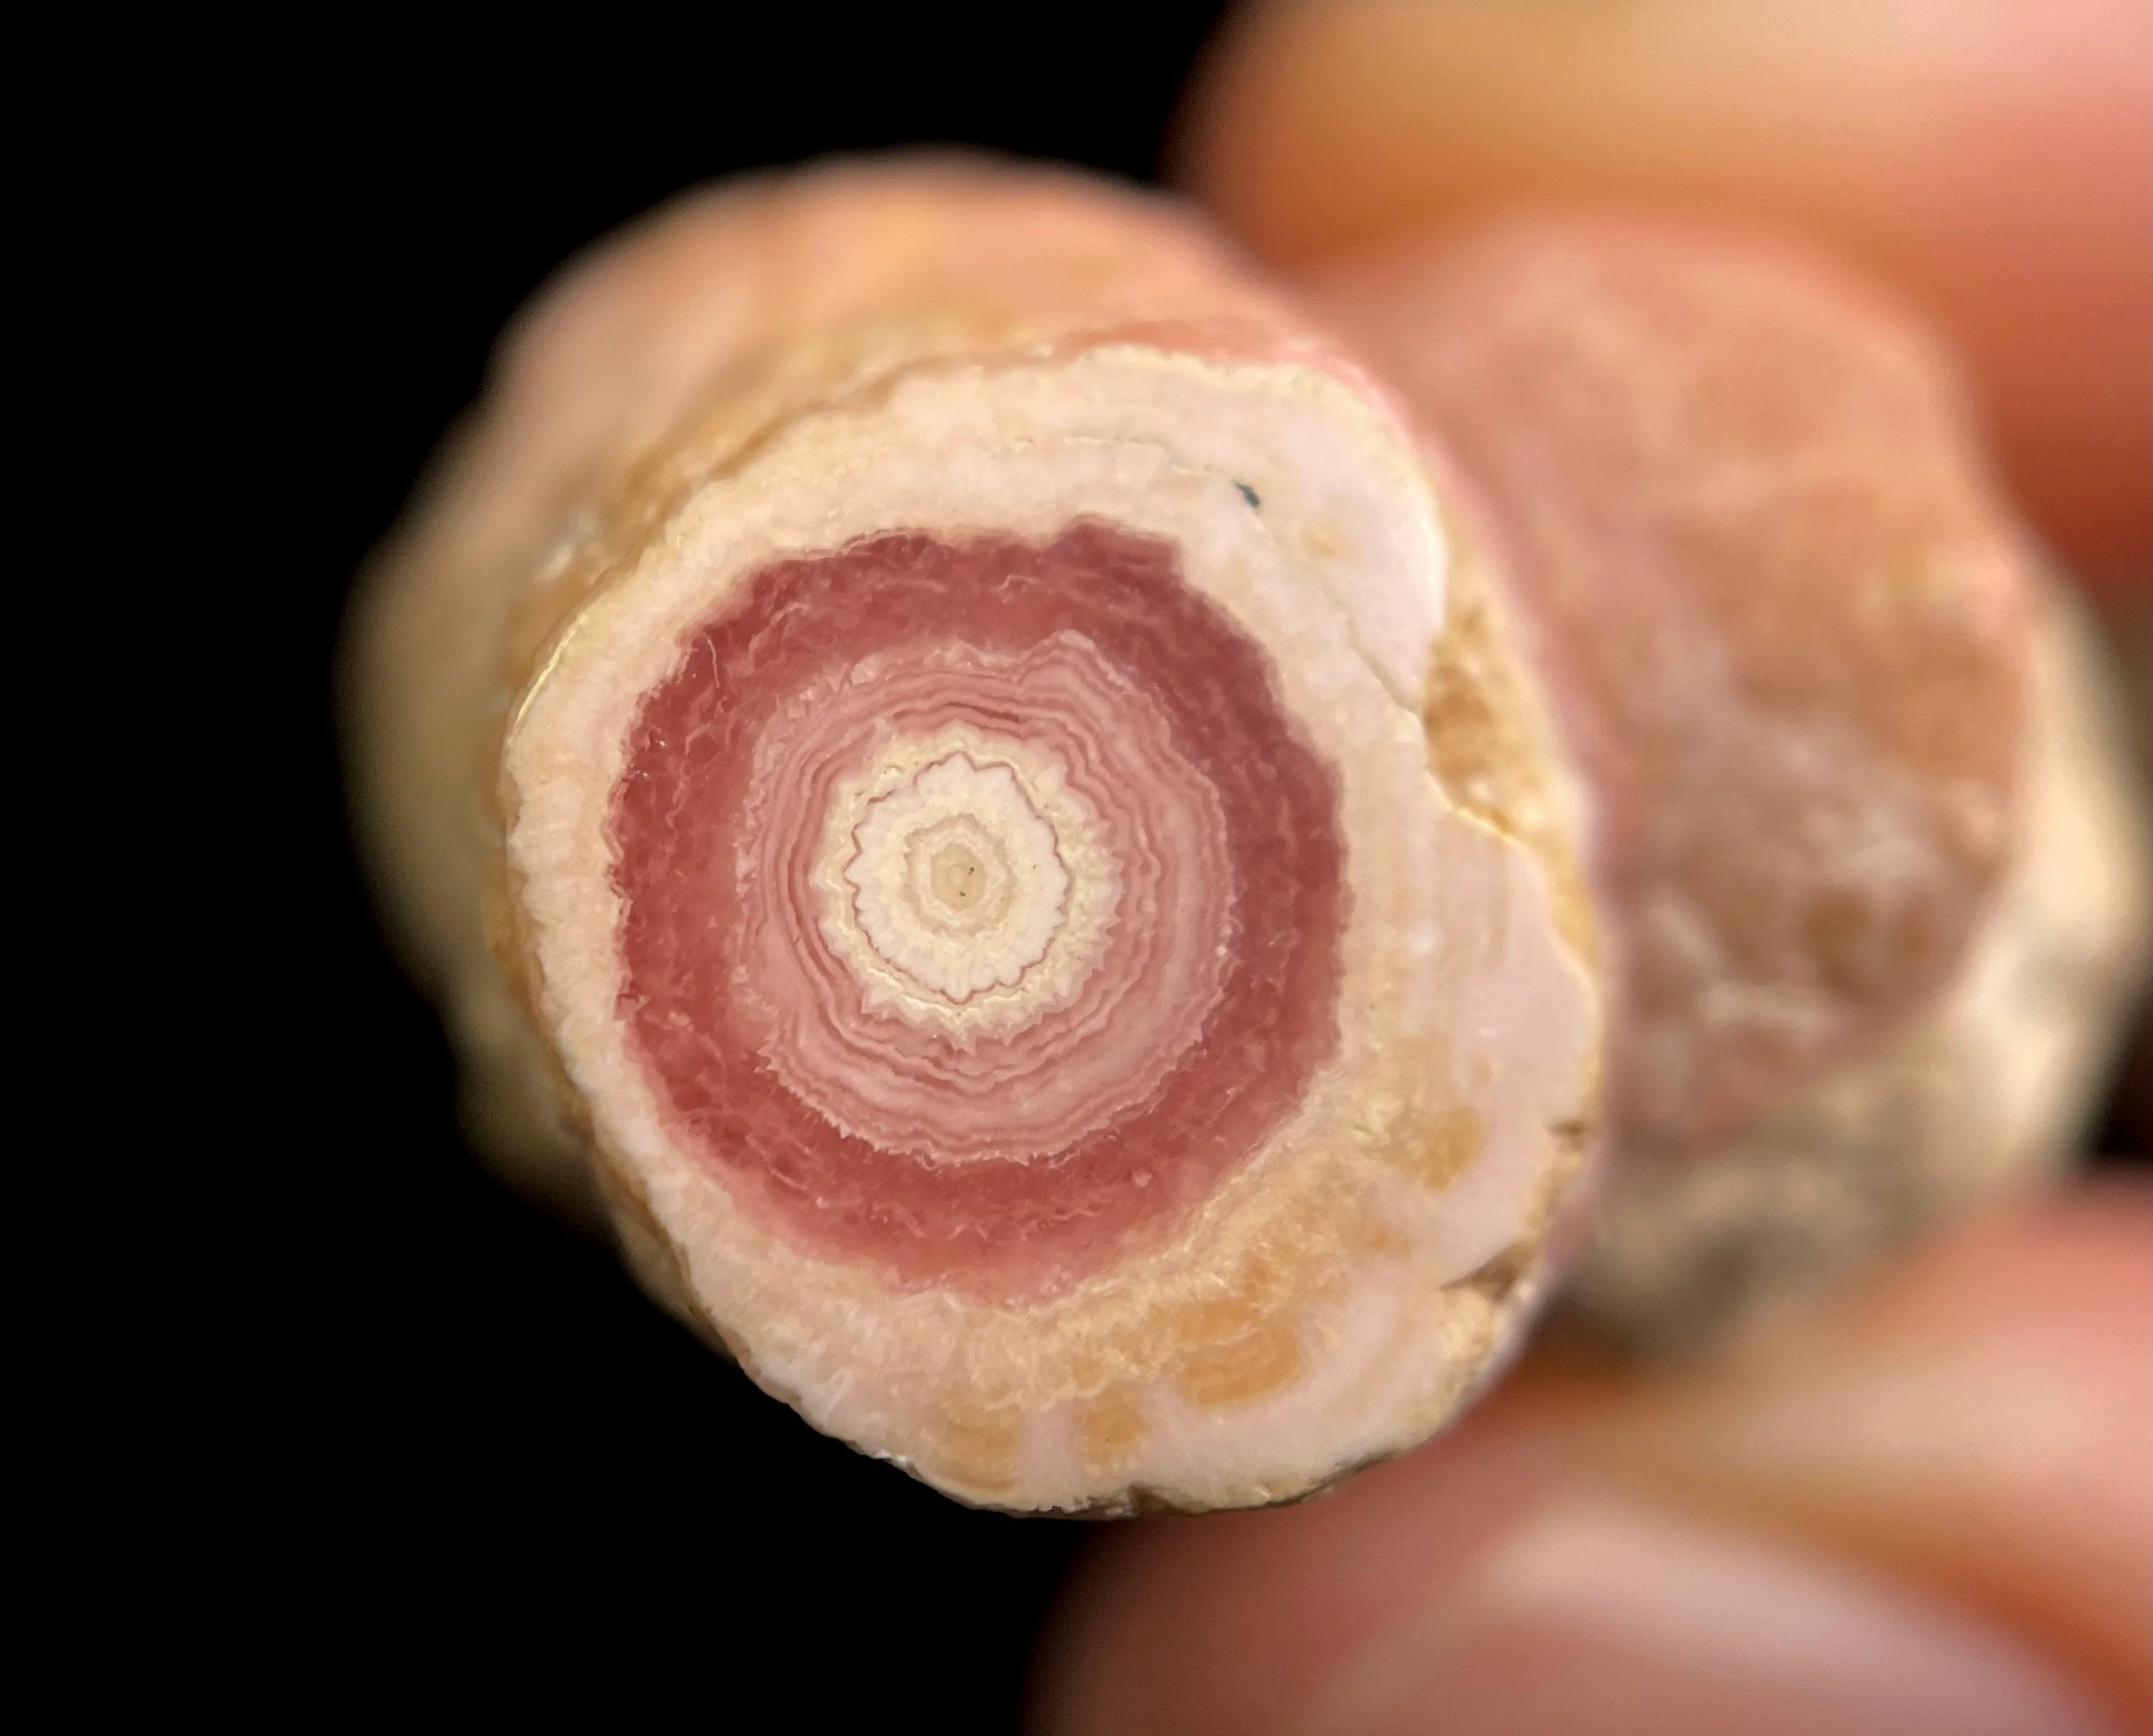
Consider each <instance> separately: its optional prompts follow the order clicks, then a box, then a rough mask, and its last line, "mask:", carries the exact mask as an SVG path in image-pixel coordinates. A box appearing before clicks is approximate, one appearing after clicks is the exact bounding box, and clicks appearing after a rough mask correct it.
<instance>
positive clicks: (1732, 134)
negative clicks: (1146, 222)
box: [1180, 0, 2153, 608]
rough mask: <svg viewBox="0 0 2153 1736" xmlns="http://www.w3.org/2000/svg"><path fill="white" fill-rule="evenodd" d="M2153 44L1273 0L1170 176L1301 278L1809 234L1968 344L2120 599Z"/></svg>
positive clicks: (1214, 86)
mask: <svg viewBox="0 0 2153 1736" xmlns="http://www.w3.org/2000/svg"><path fill="white" fill-rule="evenodd" d="M2149 48H2153V8H2148V6H2147V5H2146V4H2145V0H1809V3H1805V4H1803V5H1800V6H1788V5H1785V4H1781V3H1774V0H1628V3H1622V4H1545V3H1530V4H1514V5H1509V4H1503V5H1499V4H1487V3H1478V0H1289V3H1280V4H1272V5H1268V6H1263V5H1259V6H1254V7H1251V8H1248V9H1247V10H1246V11H1245V12H1244V13H1243V14H1242V15H1241V16H1240V17H1239V18H1238V19H1237V20H1236V21H1235V23H1234V25H1233V27H1232V28H1229V30H1228V32H1227V33H1226V34H1225V36H1224V38H1222V40H1221V41H1220V42H1219V44H1218V45H1217V47H1216V48H1215V49H1214V53H1213V56H1212V58H1211V60H1210V62H1209V66H1208V68H1207V70H1206V72H1205V74H1204V76H1203V77H1201V78H1200V79H1199V81H1198V84H1197V85H1196V86H1195V88H1194V91H1193V93H1192V94H1191V98H1190V100H1189V103H1188V107H1187V109H1186V112H1185V115H1184V120H1183V138H1182V145H1181V152H1180V155H1181V165H1182V171H1183V178H1184V179H1185V180H1186V181H1188V183H1189V184H1190V185H1191V186H1194V188H1195V189H1196V190H1197V191H1199V193H1200V194H1201V195H1202V196H1204V198H1205V199H1206V200H1208V201H1210V202H1211V203H1212V204H1213V205H1214V206H1216V208H1217V209H1218V210H1219V211H1221V212H1222V213H1223V214H1224V216H1226V217H1227V219H1228V220H1229V221H1230V222H1231V223H1232V224H1233V225H1234V227H1235V228H1237V229H1238V230H1239V232H1241V233H1242V235H1243V236H1244V237H1246V238H1247V239H1248V240H1249V241H1250V242H1252V243H1253V244H1254V245H1255V247H1256V248H1257V250H1258V251H1259V252H1262V253H1264V254H1265V255H1266V256H1267V257H1270V258H1273V259H1275V260H1279V261H1281V262H1289V263H1300V262H1305V261H1309V260H1313V259H1316V258H1318V257H1321V256H1322V255H1324V254H1326V253H1333V252H1338V251H1340V250H1341V249H1343V248H1347V247H1353V246H1356V245H1359V244H1362V243H1365V242H1372V241H1376V240H1379V239H1382V238H1383V237H1387V236H1391V235H1395V234H1398V233H1401V232H1407V231H1411V230H1414V229H1418V228H1421V227H1426V226H1428V225H1430V224H1436V223H1443V222H1448V221H1455V220H1458V219H1459V218H1462V217H1464V216H1469V215H1474V214H1477V213H1483V212H1485V211H1489V210H1494V209H1500V208H1504V207H1506V206H1515V205H1520V204H1547V203H1551V202H1552V203H1559V204H1568V203H1580V202H1620V203H1622V204H1626V205H1630V206H1646V207H1657V208H1662V209H1673V210H1677V211H1689V212H1703V213H1707V214H1710V215H1713V216H1732V217H1734V218H1737V219H1746V220H1750V221H1763V222H1764V223H1767V224H1769V225H1770V226H1772V227H1775V228H1782V229H1786V230H1789V231H1792V232H1797V233H1802V234H1805V235H1807V236H1808V237H1810V238H1811V239H1813V240H1815V241H1819V242H1823V243H1825V245H1826V246H1827V247H1830V248H1831V249H1833V250H1834V251H1835V252H1840V253H1842V254H1844V255H1846V256H1848V257H1852V258H1854V259H1855V260H1857V261H1859V262H1860V263H1861V264H1863V265H1864V266H1865V267H1868V268H1869V269H1870V270H1871V271H1872V272H1876V274H1877V275H1878V276H1880V277H1882V278H1884V279H1886V280H1887V281H1889V282H1890V283H1893V284H1894V285H1896V287H1897V288H1899V289H1900V290H1901V292H1902V293H1906V294H1907V295H1908V296H1910V297H1911V298H1913V299H1914V300H1915V301H1916V302H1918V303H1921V305H1922V306H1923V307H1924V308H1926V309H1927V312H1928V313H1930V314H1931V315H1932V316H1933V317H1934V318H1936V319H1937V321H1938V322H1939V323H1940V324H1941V325H1942V327H1943V328H1944V329H1945V330H1946V331H1947V333H1949V335H1950V336H1951V337H1952V339H1954V340H1955V341H1956V343H1957V345H1958V347H1959V349H1961V351H1962V353H1963V354H1964V355H1965V356H1966V358H1967V360H1968V362H1969V363H1970V364H1971V365H1972V370H1973V372H1974V374H1976V376H1977V382H1978V384H1979V387H1980V389H1981V390H1982V396H1983V398H1984V400H1985V405H1986V409H1987V410H1988V415H1989V418H1990V421H1991V425H1992V429H1993V434H1994V436H1995V440H1996V443H1997V447H1998V453H1999V455H2000V456H2001V458H2002V460H2003V466H2004V468H2005V470H2006V471H2007V473H2008V478H2009V480H2010V481H2011V483H2012V485H2013V488H2014V491H2016V492H2017V493H2018V496H2020V498H2021V499H2022V500H2023V502H2024V503H2025V504H2026V506H2027V507H2028V508H2029V509H2030V511H2031V513H2032V515H2033V518H2034V520H2035V521H2036V522H2037V523H2038V525H2039V526H2040V527H2042V529H2043V530H2044V532H2046V533H2047V535H2048V536H2049V538H2050V539H2051V540H2052V541H2053V542H2054V544H2055V545H2056V547H2058V548H2059V551H2060V552H2062V553H2063V554H2064V557H2065V558H2066V559H2067V560H2068V561H2069V563H2071V564H2072V565H2073V566H2074V568H2077V569H2078V570H2079V572H2080V573H2083V574H2084V576H2085V577H2086V578H2087V579H2088V580H2089V583H2092V584H2093V585H2094V588H2096V590H2097V591H2098V592H2099V593H2100V594H2101V595H2102V596H2103V598H2104V599H2105V600H2106V601H2107V602H2109V603H2110V605H2111V606H2113V607H2117V608H2120V607H2123V606H2125V605H2126V604H2128V603H2130V602H2131V601H2132V600H2133V599H2135V600H2137V601H2138V602H2139V603H2142V601H2143V598H2144V597H2145V589H2146V585H2147V574H2148V569H2149V563H2153V501H2149V498H2148V493H2147V490H2146V487H2145V478H2146V476H2147V474H2148V472H2149V470H2153V323H2149V322H2148V320H2147V319H2146V317H2145V309H2146V306H2147V303H2148V302H2149V300H2153V53H2149V52H2148V51H2149Z"/></svg>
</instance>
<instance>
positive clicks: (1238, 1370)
mask: <svg viewBox="0 0 2153 1736" xmlns="http://www.w3.org/2000/svg"><path fill="white" fill-rule="evenodd" d="M1300 1364H1301V1356H1300V1338H1299V1337H1298V1336H1296V1335H1295V1331H1294V1330H1293V1327H1292V1326H1291V1325H1290V1323H1289V1322H1287V1321H1283V1320H1273V1321H1268V1322H1267V1323H1265V1325H1264V1326H1260V1327H1259V1328H1258V1329H1257V1330H1256V1331H1253V1332H1251V1333H1250V1334H1249V1335H1248V1336H1246V1337H1244V1338H1239V1339H1236V1340H1234V1342H1232V1343H1231V1344H1217V1345H1213V1346H1211V1347H1209V1348H1208V1349H1204V1350H1200V1351H1198V1352H1196V1353H1195V1354H1194V1356H1192V1357H1189V1358H1188V1361H1187V1362H1183V1364H1182V1365H1181V1371H1180V1372H1179V1373H1178V1375H1177V1376H1176V1377H1175V1379H1174V1384H1175V1386H1177V1387H1178V1388H1179V1389H1180V1392H1181V1396H1182V1397H1183V1398H1185V1399H1187V1400H1188V1402H1189V1403H1191V1404H1194V1405H1202V1406H1204V1407H1205V1408H1214V1407H1216V1406H1219V1405H1227V1404H1246V1403H1249V1402H1250V1400H1252V1399H1257V1398H1261V1397H1264V1396H1265V1394H1266V1393H1270V1392H1277V1391H1278V1389H1279V1388H1280V1387H1283V1386H1285V1385H1287V1384H1288V1383H1289V1382H1291V1381H1292V1380H1293V1379H1294V1377H1295V1376H1296V1375H1298V1374H1299V1373H1300Z"/></svg>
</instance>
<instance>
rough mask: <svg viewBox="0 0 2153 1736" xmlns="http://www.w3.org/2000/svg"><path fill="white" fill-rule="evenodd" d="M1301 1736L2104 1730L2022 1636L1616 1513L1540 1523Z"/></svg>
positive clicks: (1475, 1572)
mask: <svg viewBox="0 0 2153 1736" xmlns="http://www.w3.org/2000/svg"><path fill="white" fill-rule="evenodd" d="M2113 1728H2114V1727H2113V1726H2112V1725H2111V1724H2110V1723H2109V1722H2108V1721H2107V1720H2106V1718H2105V1717H2104V1716H2103V1715H2102V1714H2101V1713H2100V1712H2099V1710H2098V1709H2097V1708H2095V1707H2094V1706H2093V1705H2092V1704H2091V1703H2089V1700H2088V1699H2087V1698H2086V1697H2085V1696H2084V1693H2082V1691H2081V1690H2079V1688H2077V1687H2076V1686H2075V1684H2074V1683H2071V1682H2070V1681H2069V1680H2068V1679H2067V1678H2065V1677H2064V1676H2062V1675H2061V1674H2060V1673H2059V1672H2058V1671H2057V1670H2056V1669H2055V1668H2054V1667H2053V1666H2051V1665H2049V1663H2048V1662H2046V1661H2045V1660H2044V1659H2043V1658H2041V1657H2038V1656H2037V1655H2036V1654H2034V1653H2033V1652H2031V1651H2030V1650H2029V1649H2028V1648H2027V1647H2024V1646H2023V1644H2022V1643H2021V1642H2018V1640H2017V1639H2015V1638H2014V1637H2012V1636H2010V1635H2008V1634H2007V1633H2004V1632H2002V1631H2000V1630H1992V1629H1990V1628H1988V1627H1983V1626H1982V1625H1981V1624H1980V1623H1979V1622H1978V1621H1976V1620H1975V1619H1974V1618H1972V1617H1971V1616H1966V1615H1962V1614H1961V1613H1960V1612H1958V1611H1955V1610H1952V1609H1949V1608H1947V1607H1945V1606H1941V1605H1938V1604H1935V1603H1932V1602H1931V1601H1927V1600H1925V1599H1923V1598H1921V1596H1917V1595H1916V1594H1915V1593H1913V1592H1911V1591H1906V1590H1904V1589H1901V1587H1899V1586H1896V1585H1894V1584H1892V1583H1891V1582H1890V1581H1886V1580H1883V1579H1881V1578H1879V1577H1876V1576H1871V1575H1870V1574H1868V1573H1866V1572H1865V1571H1862V1570H1860V1569H1858V1568H1855V1567H1853V1566H1850V1565H1845V1564H1842V1563H1840V1562H1838V1561H1835V1560H1831V1559H1830V1558H1828V1557H1825V1556H1822V1555H1809V1554H1804V1553H1800V1552H1798V1551H1796V1550H1793V1549H1791V1548H1789V1547H1788V1546H1786V1545H1781V1544H1779V1543H1777V1542H1774V1541H1771V1540H1766V1539H1763V1538H1758V1537H1752V1536H1750V1535H1747V1534H1743V1533H1740V1532H1736V1531H1733V1530H1722V1529H1718V1528H1717V1527H1714V1526H1712V1525H1708V1524H1707V1523H1705V1522H1703V1521H1697V1520H1688V1519H1686V1518H1683V1517H1680V1516H1677V1515H1667V1514H1664V1513H1661V1512H1658V1511H1656V1510H1653V1509H1650V1508H1647V1507H1645V1506H1643V1505H1640V1504H1632V1503H1630V1502H1628V1501H1624V1500H1620V1499H1614V1498H1606V1499H1601V1498H1594V1499H1590V1500H1586V1499H1572V1500H1569V1501H1565V1503H1564V1504H1561V1505H1560V1506H1558V1507H1555V1508H1551V1509H1542V1510H1541V1511H1540V1512H1539V1513H1538V1514H1536V1515H1533V1516H1531V1517H1529V1518H1528V1519H1526V1520H1523V1521H1521V1522H1520V1524H1519V1526H1518V1527H1517V1528H1516V1529H1514V1530H1512V1531H1510V1532H1509V1533H1508V1534H1507V1535H1505V1536H1504V1538H1502V1539H1501V1540H1499V1541H1498V1542H1496V1543H1494V1544H1493V1545H1490V1546H1489V1550H1488V1551H1487V1553H1486V1554H1484V1555H1483V1556H1481V1557H1480V1559H1479V1560H1477V1561H1476V1562H1474V1564H1473V1565H1470V1566H1468V1568H1467V1569H1466V1571H1464V1573H1463V1576H1461V1577H1459V1578H1458V1579H1456V1580H1453V1581H1452V1582H1451V1583H1450V1584H1449V1586H1448V1587H1447V1588H1446V1589H1445V1590H1444V1591H1443V1592H1442V1593H1440V1594H1439V1595H1438V1596H1436V1597H1435V1598H1433V1600H1432V1601H1430V1602H1429V1603H1428V1604H1427V1605H1426V1606H1423V1607H1421V1608H1419V1609H1418V1610H1415V1611H1412V1613H1411V1614H1409V1615H1408V1616H1406V1617H1404V1618H1403V1619H1402V1621H1400V1622H1398V1623H1397V1625H1395V1626H1394V1627H1392V1628H1391V1629H1390V1631H1389V1632H1387V1633H1386V1634H1385V1635H1384V1636H1383V1637H1381V1638H1379V1639H1378V1640H1377V1642H1374V1644H1373V1645H1372V1647H1370V1648H1369V1649H1368V1650H1367V1651H1366V1652H1362V1654H1360V1656H1359V1657H1357V1658H1356V1660H1355V1661H1354V1662H1351V1663H1350V1664H1348V1665H1347V1666H1346V1668H1345V1669H1344V1671H1343V1672H1341V1674H1340V1675H1338V1676H1336V1677H1334V1678H1333V1679H1332V1681H1331V1683H1330V1685H1329V1686H1328V1688H1326V1691H1325V1692H1324V1693H1322V1695H1321V1697H1320V1698H1318V1700H1317V1702H1316V1704H1315V1705H1314V1706H1313V1707H1312V1708H1311V1716H1310V1717H1309V1718H1306V1719H1305V1720H1301V1721H1298V1723H1297V1728H1296V1736H1432V1733H1441V1736H1542V1733H1548V1732H1562V1733H1565V1736H1692V1733H1695V1736H1707V1733H1710V1736H1724V1733H1726V1732H1728V1731H1730V1730H1740V1731H1743V1732H1744V1733H1745V1736H1819V1733H1822V1732H1830V1733H1832V1736H1870V1733H1871V1732H1875V1733H1876V1736H1928V1733H1932V1732H1933V1733H1935V1736H2050V1733H2055V1736H2064V1733H2069V1736H2096V1733H2099V1736H2107V1733H2110V1732H2111V1731H2112V1730H2113Z"/></svg>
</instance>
